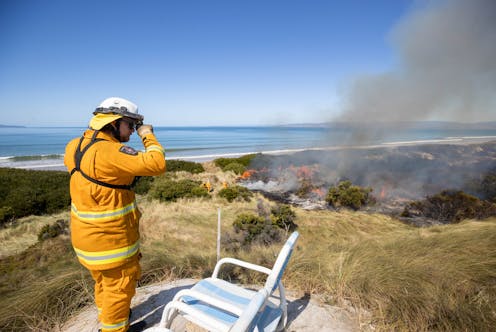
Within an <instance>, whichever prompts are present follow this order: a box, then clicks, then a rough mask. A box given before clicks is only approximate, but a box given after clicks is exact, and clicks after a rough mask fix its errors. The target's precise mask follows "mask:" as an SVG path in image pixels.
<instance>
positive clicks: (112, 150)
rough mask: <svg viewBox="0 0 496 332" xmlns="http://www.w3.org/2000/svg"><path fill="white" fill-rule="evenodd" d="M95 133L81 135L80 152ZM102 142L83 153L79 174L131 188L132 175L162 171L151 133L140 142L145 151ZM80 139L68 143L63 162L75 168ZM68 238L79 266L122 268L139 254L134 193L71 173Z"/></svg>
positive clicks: (161, 154)
mask: <svg viewBox="0 0 496 332" xmlns="http://www.w3.org/2000/svg"><path fill="white" fill-rule="evenodd" d="M93 133H94V131H93V130H87V131H86V132H85V133H84V139H83V142H82V144H81V148H84V147H85V146H86V145H87V144H88V143H89V142H90V140H91V137H92V135H93ZM96 137H97V138H100V139H103V140H101V141H99V142H96V143H95V144H93V145H92V146H91V147H90V148H89V149H88V150H87V151H86V152H85V154H84V155H83V157H82V160H81V166H80V167H81V170H82V171H83V172H84V173H85V174H87V175H88V176H90V177H91V178H93V179H97V180H99V181H102V182H105V183H110V184H115V185H129V184H131V183H132V182H133V180H134V177H135V176H153V175H159V174H162V173H163V172H164V171H165V154H164V149H163V148H162V146H161V145H160V143H159V142H158V141H157V139H156V138H155V135H154V134H152V133H150V134H147V135H145V136H144V137H143V138H142V141H143V145H144V147H145V152H134V150H132V149H125V148H124V149H123V148H122V147H123V146H124V145H123V144H122V143H120V142H119V141H117V140H116V139H115V138H113V137H112V136H110V135H108V134H106V133H103V132H99V133H98V134H97V136H96ZM79 140H80V138H75V139H74V140H72V141H71V142H69V144H67V147H66V150H65V156H64V164H65V165H66V167H67V169H68V170H69V172H70V171H71V170H72V169H74V167H75V161H74V155H75V151H76V148H77V145H78V143H79ZM70 191H71V200H72V204H71V240H72V245H73V247H74V250H75V252H76V255H77V256H78V259H79V261H80V262H81V264H82V265H84V266H85V267H87V268H89V269H94V270H106V269H110V268H114V267H117V266H120V265H122V264H125V263H126V262H128V261H130V260H132V259H133V257H134V256H135V255H136V254H137V253H138V252H139V219H140V216H141V213H140V211H139V210H138V208H137V206H136V202H135V195H134V192H133V191H132V190H127V189H114V188H109V187H105V186H102V185H99V184H96V183H93V182H91V181H89V180H88V179H86V178H84V177H83V175H82V174H81V173H80V172H74V174H72V176H71V181H70Z"/></svg>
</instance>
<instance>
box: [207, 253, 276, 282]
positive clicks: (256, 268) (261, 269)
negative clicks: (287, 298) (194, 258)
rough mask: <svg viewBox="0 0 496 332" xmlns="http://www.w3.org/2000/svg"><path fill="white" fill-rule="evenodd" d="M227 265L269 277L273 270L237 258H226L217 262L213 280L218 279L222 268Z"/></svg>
mask: <svg viewBox="0 0 496 332" xmlns="http://www.w3.org/2000/svg"><path fill="white" fill-rule="evenodd" d="M227 263H229V264H234V265H238V266H241V267H244V268H247V269H250V270H254V271H258V272H262V273H265V274H267V275H269V274H270V273H271V272H272V270H270V269H268V268H266V267H264V266H261V265H256V264H252V263H248V262H245V261H242V260H239V259H236V258H230V257H226V258H222V259H221V260H220V261H218V262H217V264H216V265H215V269H214V272H213V273H212V278H217V275H218V274H219V271H220V268H221V266H222V265H223V264H227Z"/></svg>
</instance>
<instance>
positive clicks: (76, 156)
mask: <svg viewBox="0 0 496 332" xmlns="http://www.w3.org/2000/svg"><path fill="white" fill-rule="evenodd" d="M97 134H98V130H95V132H94V134H93V136H92V137H91V141H90V142H89V143H88V145H86V146H85V147H84V149H83V150H81V143H82V142H83V139H84V136H83V137H81V139H80V140H79V144H78V146H77V148H76V152H75V153H74V163H75V164H76V166H75V167H74V168H73V169H72V170H71V176H72V174H74V173H75V172H76V171H78V172H79V173H81V175H82V176H83V177H84V178H85V179H86V180H88V181H91V182H93V183H95V184H98V185H100V186H104V187H108V188H112V189H127V190H131V185H128V184H111V183H106V182H103V181H100V180H97V179H93V178H92V177H90V176H89V175H87V174H86V173H84V172H83V171H82V170H81V159H83V155H84V154H85V153H86V151H88V149H89V148H90V147H91V146H92V145H93V144H95V143H97V142H100V141H104V139H103V138H96V135H97Z"/></svg>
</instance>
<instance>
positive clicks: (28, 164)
mask: <svg viewBox="0 0 496 332" xmlns="http://www.w3.org/2000/svg"><path fill="white" fill-rule="evenodd" d="M491 141H496V136H473V137H447V138H443V139H429V140H411V141H395V142H382V143H379V144H370V145H339V146H328V147H315V148H298V149H281V150H268V151H248V152H230V153H218V154H208V155H195V156H171V157H168V156H167V149H166V160H187V161H193V162H199V163H202V162H208V161H212V160H214V159H217V158H236V157H240V156H244V155H248V154H257V153H261V154H266V155H291V154H293V153H297V152H304V151H339V150H357V149H360V150H366V149H379V148H395V147H400V146H412V145H434V144H436V145H440V144H447V145H468V144H480V143H487V142H491ZM35 157H36V156H32V158H33V160H25V161H23V162H19V165H18V166H16V165H12V164H13V163H10V164H9V165H8V166H4V165H2V163H0V168H19V169H28V170H42V171H66V170H67V169H66V167H65V166H64V163H63V161H62V159H63V155H59V158H57V159H55V158H53V159H50V158H48V159H46V158H43V156H40V158H39V159H36V158H35ZM9 158H18V157H0V160H3V161H4V164H5V161H6V160H8V159H9ZM27 159H29V158H27ZM43 162H45V163H43Z"/></svg>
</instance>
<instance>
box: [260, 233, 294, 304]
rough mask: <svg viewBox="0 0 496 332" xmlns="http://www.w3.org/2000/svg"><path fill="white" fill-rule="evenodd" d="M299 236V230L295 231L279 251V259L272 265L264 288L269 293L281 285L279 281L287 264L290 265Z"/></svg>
mask: <svg viewBox="0 0 496 332" xmlns="http://www.w3.org/2000/svg"><path fill="white" fill-rule="evenodd" d="M299 236H300V234H299V233H298V232H293V234H291V236H290V237H289V238H288V240H287V241H286V243H285V244H284V246H283V247H282V249H281V251H280V252H279V255H278V256H277V260H276V262H275V263H274V266H273V267H272V272H271V273H270V274H269V276H268V277H267V280H266V282H265V286H264V288H265V289H266V290H267V291H268V292H269V295H270V294H272V293H273V292H274V291H275V290H276V288H277V286H278V285H279V281H281V278H282V275H283V273H284V270H285V269H286V265H288V262H289V259H290V258H291V254H292V253H293V249H294V246H295V244H296V240H298V237H299Z"/></svg>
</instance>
